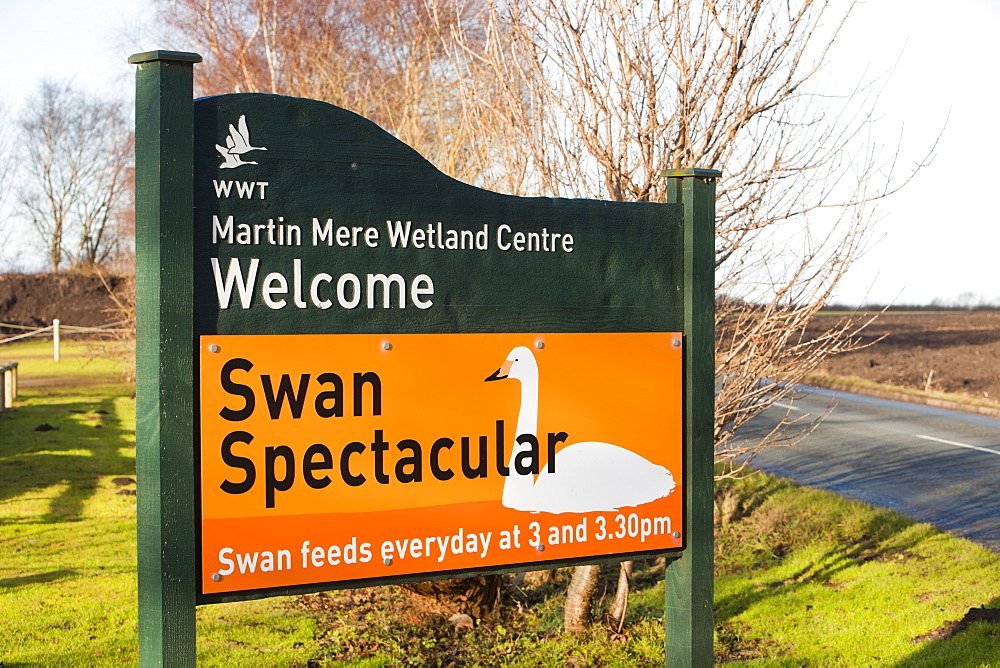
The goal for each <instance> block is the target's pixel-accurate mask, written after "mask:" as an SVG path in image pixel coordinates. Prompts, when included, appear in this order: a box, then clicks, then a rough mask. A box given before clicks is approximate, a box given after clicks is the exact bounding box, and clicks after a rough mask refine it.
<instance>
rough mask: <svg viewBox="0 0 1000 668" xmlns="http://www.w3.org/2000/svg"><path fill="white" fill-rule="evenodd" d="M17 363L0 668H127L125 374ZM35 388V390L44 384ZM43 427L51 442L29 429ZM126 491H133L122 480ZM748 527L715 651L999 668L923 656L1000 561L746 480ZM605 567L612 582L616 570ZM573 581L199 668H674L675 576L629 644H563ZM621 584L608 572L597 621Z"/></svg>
mask: <svg viewBox="0 0 1000 668" xmlns="http://www.w3.org/2000/svg"><path fill="white" fill-rule="evenodd" d="M0 357H2V358H4V359H16V360H18V361H20V362H21V367H20V371H21V380H22V391H21V396H20V401H19V405H18V406H17V407H16V408H15V410H13V411H10V412H5V413H2V414H0V551H2V554H3V555H4V556H3V558H2V559H0V610H3V611H4V614H3V620H4V621H3V623H2V632H0V663H2V665H4V666H16V665H33V666H54V665H59V666H62V665H67V666H74V665H108V664H116V665H119V664H123V663H124V664H126V665H127V664H134V663H135V662H136V660H137V655H136V644H137V635H136V617H135V610H136V597H137V593H136V585H135V496H133V495H130V494H128V493H123V492H126V491H131V490H134V489H135V485H134V484H132V483H129V482H127V481H122V480H119V481H117V482H115V479H116V478H125V479H131V478H134V471H135V448H134V445H135V442H134V438H135V437H134V433H135V432H134V426H135V423H134V411H135V402H134V399H133V397H132V396H131V395H132V386H131V385H130V384H126V383H122V382H120V380H119V377H118V375H117V374H118V373H119V371H118V368H119V367H118V366H117V363H116V362H115V361H114V360H111V359H105V358H99V359H93V355H92V348H90V347H88V346H85V345H83V344H70V345H68V346H66V347H65V348H64V350H63V361H62V362H60V363H59V364H55V363H53V362H52V361H51V348H50V347H49V346H48V345H47V344H37V343H33V344H24V345H18V346H8V347H5V348H3V349H0ZM39 379H48V380H45V381H44V382H45V384H43V385H33V383H34V382H35V381H38V380H39ZM41 425H48V426H49V427H54V429H47V430H45V431H36V428H37V427H39V426H41ZM122 482H126V484H120V483H122ZM723 493H724V494H730V495H734V496H736V497H737V498H739V499H740V502H741V507H742V509H743V511H742V512H741V513H740V515H739V516H738V519H736V520H735V521H733V522H732V523H730V524H728V525H727V526H725V527H722V528H721V529H719V530H718V532H717V537H716V575H717V579H716V620H717V623H718V627H717V629H716V652H717V657H718V658H719V659H720V660H733V661H734V662H735V663H736V664H738V665H753V666H756V665H762V666H802V665H807V666H900V667H902V666H907V667H908V666H949V667H951V666H967V665H969V666H1000V626H998V625H996V624H986V623H978V624H975V625H973V626H971V627H970V628H968V629H967V630H965V631H962V632H960V633H957V634H955V635H954V636H953V637H948V638H944V639H940V640H931V641H923V642H916V643H914V642H912V641H913V639H915V638H917V637H918V636H921V635H922V634H926V633H927V632H929V631H932V630H934V629H935V628H937V627H939V626H941V625H942V624H943V623H944V622H945V621H947V620H957V619H960V618H961V617H962V616H963V615H964V614H965V612H966V611H967V610H968V609H969V608H971V607H975V606H981V605H984V604H985V605H988V606H992V607H996V606H998V605H1000V556H998V555H995V554H992V553H990V552H988V551H986V550H983V549H981V548H979V547H977V546H975V545H973V544H971V543H969V542H967V541H963V540H959V539H956V538H953V537H950V536H947V535H945V534H942V533H941V532H939V531H937V530H936V529H934V528H932V527H929V526H926V525H920V524H913V523H911V522H909V521H908V520H906V519H905V518H903V517H902V516H900V515H898V514H895V513H892V512H889V511H884V510H877V509H874V508H872V507H869V506H866V505H864V504H860V503H856V502H850V501H846V500H844V499H841V498H839V497H836V496H834V495H832V494H829V493H826V492H820V491H815V490H809V489H803V488H798V487H795V486H793V485H791V484H789V483H787V482H784V481H780V480H776V479H773V478H768V477H766V476H754V477H752V478H750V479H748V480H745V481H740V482H738V483H727V484H726V486H725V487H724V488H723ZM608 570H609V571H610V569H608ZM568 576H569V571H568V569H561V570H560V571H559V574H558V576H557V580H556V581H541V580H539V579H530V578H529V579H528V580H526V581H525V582H524V583H521V584H520V585H519V586H518V587H516V588H510V589H509V590H508V591H507V592H506V593H505V595H504V596H503V597H502V605H501V607H500V609H499V610H498V611H497V613H496V615H495V616H494V617H493V618H492V619H489V620H486V621H485V622H484V623H482V624H480V625H478V626H476V628H474V629H472V630H468V631H465V630H456V629H455V628H453V627H452V626H451V625H450V624H448V622H447V621H446V620H445V619H444V618H443V617H442V616H440V615H436V614H430V613H427V612H422V611H420V610H419V609H417V608H415V607H414V606H413V605H412V603H411V601H410V600H409V599H408V598H407V597H406V596H405V595H404V594H403V593H401V592H400V590H399V589H397V588H392V587H383V588H372V589H365V590H347V591H341V592H329V593H327V594H319V595H313V596H307V597H300V598H274V599H267V600H263V601H252V602H245V603H233V604H223V605H212V606H204V607H202V608H199V610H198V613H197V614H198V663H199V665H206V666H215V665H217V666H260V665H284V666H292V665H305V664H306V663H307V661H309V660H310V659H312V658H317V657H324V659H325V660H324V662H323V663H324V665H338V666H339V665H350V666H383V665H404V664H405V665H446V664H447V663H448V662H449V661H460V662H461V665H477V664H478V665H526V666H533V665H545V666H548V665H553V666H555V665H558V666H564V665H567V664H568V663H569V665H577V666H588V665H595V666H596V665H619V666H645V665H659V664H660V663H661V662H662V656H663V654H662V638H663V626H662V622H661V621H660V620H661V619H662V614H663V599H664V591H663V580H662V575H661V573H660V572H659V571H658V570H657V567H656V564H655V563H654V562H649V563H643V564H639V565H638V566H637V571H636V575H635V578H634V585H635V590H634V592H633V595H632V597H631V599H630V603H629V613H628V616H627V620H626V625H625V630H624V632H623V633H620V634H618V633H613V632H609V631H608V630H607V629H605V628H604V627H603V625H601V624H600V621H598V623H596V624H595V625H594V628H593V629H592V632H591V633H589V634H585V635H583V636H580V637H577V636H569V635H565V634H563V633H562V632H561V631H560V626H561V619H562V604H563V602H564V600H565V586H566V581H567V580H568ZM614 579H615V573H613V572H608V573H606V575H605V577H604V579H603V583H602V587H601V589H600V590H599V591H600V592H601V594H600V596H599V600H598V605H597V613H596V619H598V620H600V619H601V618H602V615H603V612H604V610H606V608H607V605H608V603H609V599H610V593H611V591H613V585H614Z"/></svg>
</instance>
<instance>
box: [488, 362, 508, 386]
mask: <svg viewBox="0 0 1000 668" xmlns="http://www.w3.org/2000/svg"><path fill="white" fill-rule="evenodd" d="M513 363H514V362H513V360H504V363H503V365H501V367H500V368H499V369H497V370H496V371H494V372H493V375H492V376H490V377H489V378H487V379H486V380H487V381H491V380H503V379H504V378H506V377H507V376H508V375H509V374H510V365H511V364H513Z"/></svg>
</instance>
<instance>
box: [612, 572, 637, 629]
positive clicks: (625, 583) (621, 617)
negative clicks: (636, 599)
mask: <svg viewBox="0 0 1000 668" xmlns="http://www.w3.org/2000/svg"><path fill="white" fill-rule="evenodd" d="M631 579H632V562H631V561H623V562H622V563H621V568H620V569H619V570H618V589H617V590H616V591H615V598H614V600H613V601H612V602H611V609H610V610H608V617H609V618H610V619H611V623H612V624H613V625H614V626H615V628H616V629H617V630H618V632H619V633H620V632H621V630H622V625H623V624H624V623H625V611H626V609H627V608H628V594H629V585H630V583H631Z"/></svg>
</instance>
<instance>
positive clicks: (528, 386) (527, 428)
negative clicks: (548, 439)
mask: <svg viewBox="0 0 1000 668" xmlns="http://www.w3.org/2000/svg"><path fill="white" fill-rule="evenodd" d="M537 433H538V375H537V374H535V375H534V377H528V378H524V379H522V380H521V409H520V410H519V411H518V413H517V429H516V430H515V431H514V438H515V439H516V438H517V437H518V436H520V435H521V434H531V435H532V436H536V435H537ZM515 442H516V441H515ZM513 461H514V457H513V453H512V454H511V462H513Z"/></svg>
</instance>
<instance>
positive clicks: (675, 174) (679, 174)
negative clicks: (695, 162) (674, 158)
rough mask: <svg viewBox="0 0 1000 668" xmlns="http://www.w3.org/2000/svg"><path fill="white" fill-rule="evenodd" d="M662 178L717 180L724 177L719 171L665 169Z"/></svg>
mask: <svg viewBox="0 0 1000 668" xmlns="http://www.w3.org/2000/svg"><path fill="white" fill-rule="evenodd" d="M660 176H665V177H667V178H668V179H680V178H684V177H686V176H687V177H690V176H694V177H695V178H699V179H717V178H719V177H720V176H722V172H720V171H719V170H717V169H701V168H699V167H685V168H683V169H664V170H663V171H662V172H660Z"/></svg>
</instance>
